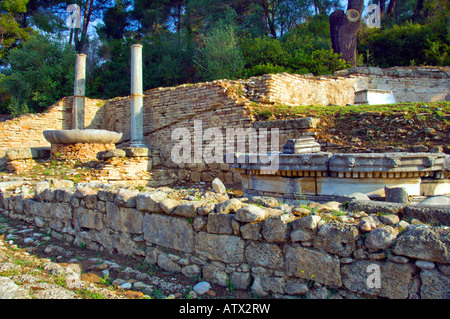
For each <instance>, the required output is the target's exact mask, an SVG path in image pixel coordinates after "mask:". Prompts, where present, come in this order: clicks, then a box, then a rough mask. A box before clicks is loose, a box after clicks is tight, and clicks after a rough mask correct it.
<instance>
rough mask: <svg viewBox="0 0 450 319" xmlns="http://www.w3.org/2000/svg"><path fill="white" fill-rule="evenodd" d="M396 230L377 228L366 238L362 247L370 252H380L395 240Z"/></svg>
mask: <svg viewBox="0 0 450 319" xmlns="http://www.w3.org/2000/svg"><path fill="white" fill-rule="evenodd" d="M397 235H398V230H397V229H395V228H393V227H391V226H384V227H378V228H376V229H374V230H372V231H371V232H370V233H369V234H368V235H367V237H366V239H365V241H364V245H365V246H366V247H367V248H369V249H372V250H382V249H386V248H388V247H390V246H391V245H392V244H393V242H394V241H395V239H396V238H397Z"/></svg>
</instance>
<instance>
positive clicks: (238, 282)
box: [230, 272, 251, 289]
mask: <svg viewBox="0 0 450 319" xmlns="http://www.w3.org/2000/svg"><path fill="white" fill-rule="evenodd" d="M230 281H231V283H232V284H234V287H235V288H236V289H247V288H248V286H249V285H250V281H251V276H250V273H248V272H233V273H232V274H231V276H230Z"/></svg>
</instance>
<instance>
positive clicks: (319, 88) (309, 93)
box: [246, 67, 450, 105]
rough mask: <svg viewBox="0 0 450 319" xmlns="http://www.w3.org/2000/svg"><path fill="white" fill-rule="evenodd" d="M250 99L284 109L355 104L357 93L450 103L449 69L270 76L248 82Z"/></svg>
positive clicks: (362, 69)
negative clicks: (386, 93) (380, 92)
mask: <svg viewBox="0 0 450 319" xmlns="http://www.w3.org/2000/svg"><path fill="white" fill-rule="evenodd" d="M246 87H247V95H248V96H249V98H250V99H251V100H253V101H256V102H258V103H274V104H281V105H346V104H354V102H355V92H357V91H361V90H366V89H372V90H388V91H392V92H393V94H394V96H395V99H396V101H397V102H434V101H449V100H450V70H449V69H448V68H419V67H416V68H400V67H397V68H389V69H381V68H373V67H356V68H351V69H348V70H342V71H336V72H335V73H334V74H333V75H326V76H317V77H314V76H310V75H298V74H287V73H280V74H269V75H264V76H262V77H257V78H252V79H249V80H248V81H246Z"/></svg>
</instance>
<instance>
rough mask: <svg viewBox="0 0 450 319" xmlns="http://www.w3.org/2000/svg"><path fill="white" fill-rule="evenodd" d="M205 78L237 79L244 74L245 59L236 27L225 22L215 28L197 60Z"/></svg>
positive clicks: (208, 35) (209, 34)
mask: <svg viewBox="0 0 450 319" xmlns="http://www.w3.org/2000/svg"><path fill="white" fill-rule="evenodd" d="M195 62H196V64H197V65H198V67H199V68H200V72H201V74H202V76H203V78H204V79H205V80H216V79H236V78H238V77H240V76H241V75H242V71H243V69H244V59H243V56H242V52H241V50H240V48H239V44H238V39H237V37H236V33H235V27H234V26H232V25H228V24H224V25H218V26H217V27H215V28H213V29H212V30H211V31H210V32H208V34H207V35H206V37H205V45H204V47H203V48H201V49H200V51H199V56H198V57H197V59H196V60H195Z"/></svg>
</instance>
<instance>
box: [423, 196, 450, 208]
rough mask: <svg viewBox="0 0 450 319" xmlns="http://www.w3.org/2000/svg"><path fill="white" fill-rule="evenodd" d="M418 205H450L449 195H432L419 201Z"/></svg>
mask: <svg viewBox="0 0 450 319" xmlns="http://www.w3.org/2000/svg"><path fill="white" fill-rule="evenodd" d="M418 205H437V206H442V205H450V196H445V195H441V196H433V197H429V198H427V199H425V200H423V201H421V202H420V203H419V204H418Z"/></svg>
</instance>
